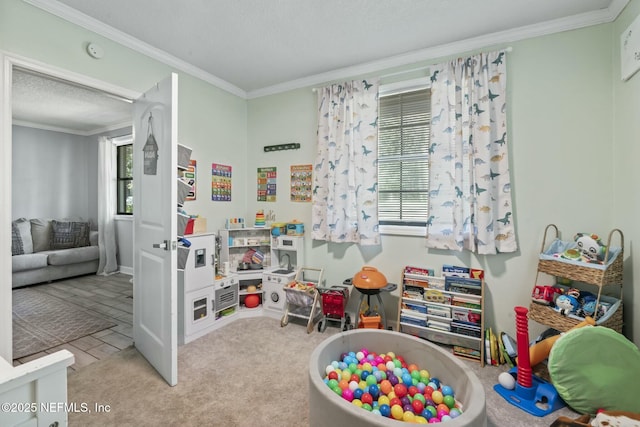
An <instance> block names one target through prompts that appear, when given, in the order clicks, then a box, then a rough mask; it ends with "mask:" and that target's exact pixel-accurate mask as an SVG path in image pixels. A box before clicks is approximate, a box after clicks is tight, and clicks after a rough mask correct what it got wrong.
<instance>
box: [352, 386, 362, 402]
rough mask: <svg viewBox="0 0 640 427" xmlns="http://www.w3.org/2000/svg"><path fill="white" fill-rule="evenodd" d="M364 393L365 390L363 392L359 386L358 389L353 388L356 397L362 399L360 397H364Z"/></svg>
mask: <svg viewBox="0 0 640 427" xmlns="http://www.w3.org/2000/svg"><path fill="white" fill-rule="evenodd" d="M362 394H363V392H362V389H361V388H357V389H355V390H353V397H354V398H355V399H358V400H360V398H361V397H362Z"/></svg>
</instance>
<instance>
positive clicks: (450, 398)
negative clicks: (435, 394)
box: [443, 394, 456, 409]
mask: <svg viewBox="0 0 640 427" xmlns="http://www.w3.org/2000/svg"><path fill="white" fill-rule="evenodd" d="M443 402H444V404H445V405H447V406H448V407H449V409H451V408H453V407H454V406H456V399H455V398H454V397H453V396H451V395H449V394H448V395H446V396H445V397H444V398H443Z"/></svg>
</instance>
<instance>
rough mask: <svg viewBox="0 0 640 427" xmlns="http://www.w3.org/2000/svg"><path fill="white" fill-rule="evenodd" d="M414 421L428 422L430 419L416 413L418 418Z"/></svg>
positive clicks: (417, 422) (419, 422)
mask: <svg viewBox="0 0 640 427" xmlns="http://www.w3.org/2000/svg"><path fill="white" fill-rule="evenodd" d="M414 423H416V424H428V421H427V419H426V418H425V417H423V416H421V415H416V419H415V421H414Z"/></svg>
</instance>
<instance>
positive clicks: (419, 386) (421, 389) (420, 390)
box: [416, 381, 427, 393]
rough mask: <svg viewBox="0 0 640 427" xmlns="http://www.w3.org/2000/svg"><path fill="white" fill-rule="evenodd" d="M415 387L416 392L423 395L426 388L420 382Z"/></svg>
mask: <svg viewBox="0 0 640 427" xmlns="http://www.w3.org/2000/svg"><path fill="white" fill-rule="evenodd" d="M416 387H418V391H419V392H420V393H424V389H426V388H427V386H426V385H425V384H424V383H423V382H422V381H420V382H419V383H418V385H417V386H416Z"/></svg>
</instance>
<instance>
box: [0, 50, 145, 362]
mask: <svg viewBox="0 0 640 427" xmlns="http://www.w3.org/2000/svg"><path fill="white" fill-rule="evenodd" d="M0 62H1V63H2V67H1V68H0V82H2V84H1V86H0V99H1V100H2V103H0V162H1V163H0V168H1V169H2V171H1V172H0V180H1V182H2V184H1V185H0V203H1V206H3V209H0V241H2V242H11V221H12V220H13V218H12V217H11V216H12V209H11V189H12V182H11V160H12V156H11V153H12V141H13V140H12V129H11V125H12V122H13V120H12V111H11V109H12V98H11V93H12V92H11V89H12V88H11V86H12V81H13V67H14V66H19V67H22V68H26V69H30V70H34V71H37V72H39V73H42V74H47V75H50V76H54V77H57V78H60V79H64V80H68V81H70V82H74V83H78V84H81V85H84V86H87V87H90V88H95V89H98V90H101V91H103V92H107V93H111V94H114V95H118V96H121V97H124V98H128V99H131V100H134V99H137V98H138V97H139V96H140V95H141V93H140V92H136V91H132V90H129V89H125V88H122V87H119V86H115V85H112V84H110V83H107V82H104V81H101V80H97V79H94V78H92V77H88V76H85V75H82V74H78V73H75V72H72V71H69V70H65V69H62V68H57V67H54V66H52V65H49V64H46V63H43V62H39V61H36V60H33V59H30V58H25V57H21V56H18V55H14V54H10V53H7V52H3V51H1V50H0ZM0 283H4V284H7V286H0V357H2V358H4V359H5V360H7V361H8V362H9V363H12V362H13V354H12V353H13V336H12V324H13V321H12V315H11V308H12V300H11V289H12V288H11V283H12V280H11V245H9V244H5V246H4V249H1V252H0Z"/></svg>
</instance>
